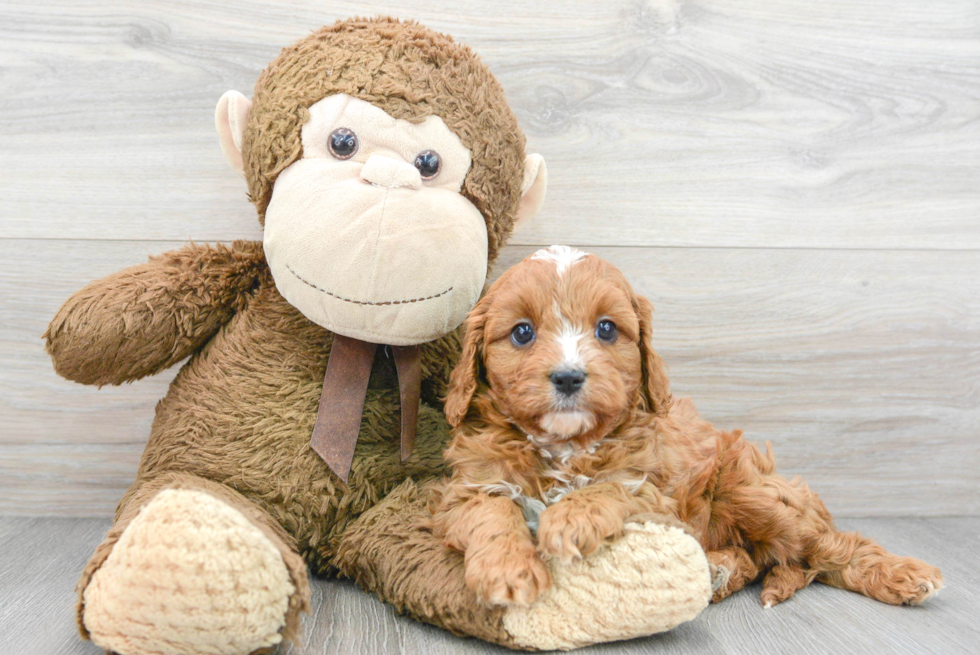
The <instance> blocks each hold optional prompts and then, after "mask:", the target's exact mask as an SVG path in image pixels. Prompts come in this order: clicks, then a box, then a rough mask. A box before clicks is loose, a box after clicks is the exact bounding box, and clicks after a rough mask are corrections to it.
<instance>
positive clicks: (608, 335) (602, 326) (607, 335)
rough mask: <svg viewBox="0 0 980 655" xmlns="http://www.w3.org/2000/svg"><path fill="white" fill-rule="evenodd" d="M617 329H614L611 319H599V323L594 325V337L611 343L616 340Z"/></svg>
mask: <svg viewBox="0 0 980 655" xmlns="http://www.w3.org/2000/svg"><path fill="white" fill-rule="evenodd" d="M618 334H619V331H618V330H617V329H616V324H615V323H613V322H612V321H599V324H598V325H596V327H595V338H596V339H598V340H599V341H606V342H608V343H612V342H613V341H615V340H616V335H618Z"/></svg>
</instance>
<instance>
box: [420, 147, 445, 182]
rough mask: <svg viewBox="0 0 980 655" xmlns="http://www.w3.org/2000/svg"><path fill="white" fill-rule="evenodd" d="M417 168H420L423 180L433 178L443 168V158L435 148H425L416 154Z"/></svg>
mask: <svg viewBox="0 0 980 655" xmlns="http://www.w3.org/2000/svg"><path fill="white" fill-rule="evenodd" d="M415 168H417V169H419V173H420V174H421V175H422V179H423V180H431V179H432V178H434V177H435V176H436V175H438V174H439V171H440V170H441V169H442V158H440V157H439V153H438V152H436V151H435V150H423V151H422V152H420V153H419V154H417V155H415Z"/></svg>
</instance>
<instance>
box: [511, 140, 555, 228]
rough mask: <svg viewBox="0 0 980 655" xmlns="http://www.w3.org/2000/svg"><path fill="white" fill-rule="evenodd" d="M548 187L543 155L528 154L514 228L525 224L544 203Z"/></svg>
mask: <svg viewBox="0 0 980 655" xmlns="http://www.w3.org/2000/svg"><path fill="white" fill-rule="evenodd" d="M547 187H548V167H547V166H545V165H544V157H542V156H541V155H537V154H530V155H528V156H527V158H526V159H525V160H524V182H523V184H521V204H520V207H518V208H517V220H516V221H514V229H515V230H517V229H520V228H521V227H522V226H524V225H527V224H528V222H530V220H531V219H532V218H534V215H535V214H537V213H538V210H540V209H541V205H543V204H544V194H545V190H546V189H547Z"/></svg>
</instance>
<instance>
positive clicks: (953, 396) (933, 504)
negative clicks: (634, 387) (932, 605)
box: [0, 0, 980, 516]
mask: <svg viewBox="0 0 980 655" xmlns="http://www.w3.org/2000/svg"><path fill="white" fill-rule="evenodd" d="M377 13H389V14H393V15H397V16H401V17H405V18H418V19H419V20H421V21H423V22H424V23H426V24H428V25H429V26H431V27H433V28H435V29H438V30H442V31H446V32H449V33H451V34H453V35H454V36H455V37H457V38H458V39H459V40H461V41H463V42H466V43H468V44H470V45H472V46H473V47H474V48H475V49H476V50H477V51H478V52H480V53H481V55H482V56H483V57H484V59H485V60H486V62H487V63H488V64H489V65H490V66H491V67H492V68H493V70H494V71H495V72H496V73H497V74H498V76H499V77H500V79H501V81H502V83H503V85H504V87H505V89H506V91H507V93H508V96H509V98H510V101H511V103H512V105H513V106H514V108H515V111H516V112H517V114H518V116H519V118H520V121H521V124H522V126H523V127H524V129H525V131H526V133H527V135H528V144H529V148H530V149H531V150H534V151H537V152H541V153H542V154H543V155H544V156H545V158H546V160H547V161H548V166H549V177H550V190H549V194H548V200H547V201H546V203H545V208H544V210H543V212H542V214H541V215H540V216H539V217H538V218H537V219H536V220H535V221H534V222H533V223H532V224H531V225H529V226H528V227H527V228H526V229H525V230H523V231H522V232H520V233H518V234H517V235H515V238H514V239H513V241H512V243H514V244H517V245H516V247H510V248H508V249H507V250H506V251H505V252H504V254H503V256H502V258H501V264H500V266H498V269H497V270H498V272H499V271H500V270H502V268H503V267H504V266H506V265H508V264H510V263H514V262H516V261H517V260H518V259H519V258H520V257H521V256H523V255H525V254H527V253H528V252H530V251H531V250H532V249H533V248H532V247H531V246H533V245H548V244H551V243H570V244H574V245H579V246H583V247H586V248H590V249H593V250H595V251H596V252H597V253H598V254H600V255H602V256H604V257H607V258H609V259H611V260H613V261H614V262H615V263H617V264H618V265H620V266H621V267H622V268H623V269H624V271H625V272H626V273H627V275H628V276H629V277H630V278H631V279H632V280H633V281H634V282H635V283H636V285H637V287H638V288H639V289H640V290H641V291H642V292H643V293H645V294H647V295H649V296H650V297H651V298H652V299H653V301H654V303H655V304H656V305H657V307H658V313H657V316H656V321H657V329H658V331H657V343H658V347H659V348H660V350H661V351H662V353H663V355H664V356H665V358H666V359H667V361H668V362H669V363H670V364H671V376H672V379H673V383H674V389H675V392H677V393H679V394H685V395H691V396H693V397H694V398H695V400H696V401H697V403H698V405H699V406H700V408H701V410H702V412H703V413H704V414H705V415H706V416H707V417H709V418H711V419H712V420H714V421H716V422H717V423H718V424H719V425H720V426H722V427H725V428H734V427H743V428H745V429H746V430H747V434H748V436H749V437H750V438H751V439H753V440H756V441H759V442H761V441H763V440H766V439H771V440H772V441H773V443H774V445H775V449H776V453H777V457H778V458H779V463H780V468H781V470H782V471H784V472H785V473H787V474H800V475H803V476H804V477H806V478H807V479H808V480H809V481H810V483H811V486H812V487H813V488H814V489H815V490H816V491H818V492H819V493H820V494H821V496H822V497H823V498H824V499H825V501H826V502H827V503H828V505H829V506H830V508H831V509H832V510H833V511H834V512H835V513H836V514H838V515H852V516H853V515H866V514H887V515H906V514H926V515H940V514H950V513H956V514H960V513H966V514H976V513H978V512H980V493H978V491H977V489H978V486H980V485H978V483H980V448H978V446H977V443H978V442H980V428H978V427H977V426H978V425H980V367H978V364H980V301H978V298H980V276H978V271H980V183H978V180H980V120H977V119H978V118H980V4H978V3H976V2H975V1H974V0H941V1H939V2H932V3H922V2H920V1H919V0H895V1H891V0H887V1H886V0H872V1H869V2H863V3H853V2H848V1H847V0H827V1H825V2H819V3H812V2H804V1H803V0H765V1H762V0H749V1H745V0H713V1H712V2H701V1H696V0H649V1H640V0H611V1H610V2H602V3H597V2H590V1H588V0H568V1H567V2H562V3H553V2H517V1H516V0H479V1H477V0H467V1H466V2H458V3H451V4H449V5H446V4H445V3H443V4H429V5H424V4H419V3H414V2H408V1H407V0H392V1H391V2H385V3H381V2H373V1H370V2H353V1H338V2H331V3H329V4H326V5H325V4H324V3H322V2H306V1H302V0H290V1H287V2H272V1H271V0H243V1H240V2H234V3H231V2H228V1H227V0H208V1H204V0H201V1H194V2H192V1H176V2H175V1H166V2H164V1H163V0H110V1H96V0H36V1H34V2H30V3H27V2H4V1H2V0H0V93H2V98H3V100H2V101H0V137H2V138H0V513H14V514H55V515H57V514H67V515H74V516H93V515H94V516H105V515H107V514H109V513H110V512H111V511H112V508H113V507H114V505H115V503H116V502H117V500H118V498H119V497H120V496H121V494H122V492H123V491H124V490H125V488H126V487H127V486H128V484H129V482H130V480H131V479H132V476H133V474H134V471H135V468H136V465H137V463H138V460H139V456H140V453H141V451H142V447H143V444H144V443H145V440H146V437H147V435H148V434H149V429H150V423H151V421H152V417H153V407H154V405H155V403H156V402H157V401H158V400H159V399H160V398H161V397H162V396H163V395H164V393H165V392H166V388H167V385H168V384H169V382H170V380H171V379H172V377H173V375H174V372H175V371H174V370H171V371H168V372H166V373H163V374H161V375H159V376H155V377H153V378H151V379H148V380H145V381H141V382H139V383H137V384H134V385H127V386H125V387H122V388H106V389H102V390H95V389H92V388H87V387H82V386H80V385H76V384H73V383H69V382H65V381H64V380H61V379H60V378H58V377H57V376H56V375H55V374H54V373H53V371H52V369H51V366H50V362H49V360H48V358H47V356H46V355H45V354H44V352H43V350H42V348H41V341H40V335H41V333H42V332H43V330H44V328H45V326H46V324H47V322H48V320H50V318H51V317H52V316H53V314H54V312H55V311H56V309H57V308H58V306H59V305H60V304H61V303H62V302H63V301H64V300H65V299H66V298H67V297H68V295H69V294H70V293H71V292H73V291H74V290H76V289H78V288H79V287H81V286H82V285H83V284H84V283H86V282H88V281H89V280H92V279H95V278H98V277H100V276H102V275H106V274H108V273H111V272H113V271H116V270H118V269H120V268H123V267H125V266H127V265H131V264H135V263H139V262H141V261H143V260H145V258H146V256H147V255H149V254H153V253H157V252H161V251H163V250H166V249H169V248H173V247H177V246H179V245H180V244H181V243H182V242H184V241H185V240H186V239H191V238H192V239H195V240H198V241H214V240H230V239H233V238H243V237H244V238H259V237H260V230H259V226H258V223H257V221H256V219H255V215H254V211H253V209H252V207H251V205H250V204H249V203H248V202H247V200H246V198H245V189H244V183H243V182H242V181H241V180H240V179H239V178H238V177H236V176H235V175H234V174H233V173H231V172H230V171H229V170H228V169H227V167H226V165H225V163H224V161H223V159H222V158H221V155H220V150H219V148H218V145H217V138H216V135H215V134H214V128H213V107H214V104H215V102H216V101H217V99H218V97H220V95H221V94H222V93H223V92H224V91H225V90H226V89H229V88H234V89H239V90H241V91H245V92H248V90H249V89H250V88H251V87H252V85H253V84H254V81H255V79H256V77H257V75H258V73H259V71H260V70H261V69H262V68H263V67H264V66H265V65H266V64H267V63H268V62H269V61H270V60H271V59H272V58H273V57H274V56H275V55H276V53H277V52H278V50H279V48H280V47H282V46H283V45H286V44H288V43H291V42H292V41H294V40H295V39H297V38H299V37H301V36H302V35H303V34H305V33H307V32H308V31H309V30H311V29H313V28H315V27H317V26H319V25H322V24H325V23H329V22H331V21H333V20H335V19H337V18H344V17H349V16H353V15H370V14H377ZM521 244H523V245H521Z"/></svg>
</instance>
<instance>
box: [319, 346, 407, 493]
mask: <svg viewBox="0 0 980 655" xmlns="http://www.w3.org/2000/svg"><path fill="white" fill-rule="evenodd" d="M378 345H379V344H376V343H369V342H367V341H360V340H358V339H351V338H350V337H344V336H341V335H339V334H334V336H333V347H332V348H331V350H330V358H329V359H328V360H327V372H326V374H325V375H324V376H323V392H322V393H321V394H320V407H319V409H317V413H316V424H315V425H314V426H313V436H312V437H311V438H310V447H311V448H313V450H315V451H316V453H317V454H318V455H319V456H320V457H321V458H323V461H324V462H326V463H327V466H329V467H330V470H331V471H333V472H334V473H336V474H337V477H339V478H340V479H341V480H343V481H344V483H345V484H346V483H347V479H348V477H349V476H350V467H351V462H353V461H354V447H355V446H357V434H358V432H359V430H360V427H361V414H362V413H363V412H364V399H365V397H366V396H367V388H368V379H369V378H370V377H371V365H372V364H373V363H374V354H375V351H376V350H377V348H378ZM391 349H392V351H394V354H395V368H396V370H397V371H398V391H399V396H400V402H401V457H402V461H405V460H406V459H408V457H409V455H411V454H412V445H413V444H414V443H415V423H416V420H417V419H418V415H419V394H420V390H421V386H422V363H421V358H420V355H419V347H418V346H391Z"/></svg>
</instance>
